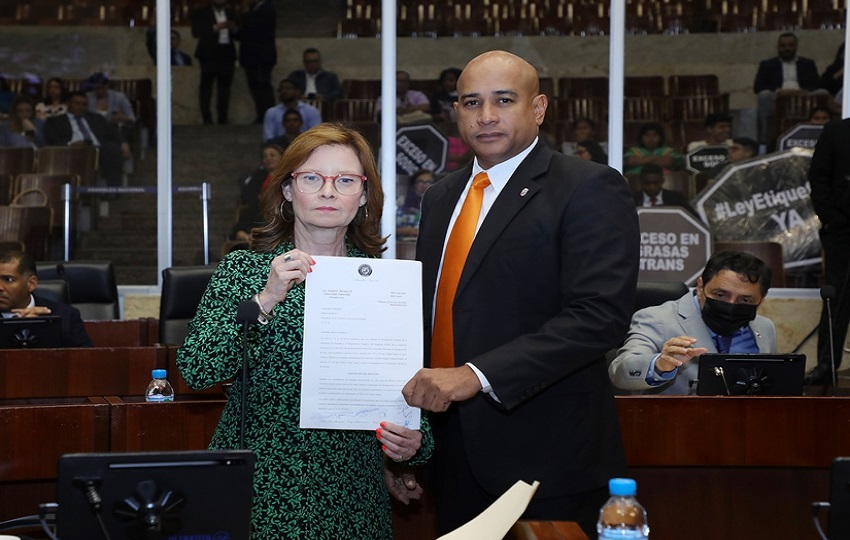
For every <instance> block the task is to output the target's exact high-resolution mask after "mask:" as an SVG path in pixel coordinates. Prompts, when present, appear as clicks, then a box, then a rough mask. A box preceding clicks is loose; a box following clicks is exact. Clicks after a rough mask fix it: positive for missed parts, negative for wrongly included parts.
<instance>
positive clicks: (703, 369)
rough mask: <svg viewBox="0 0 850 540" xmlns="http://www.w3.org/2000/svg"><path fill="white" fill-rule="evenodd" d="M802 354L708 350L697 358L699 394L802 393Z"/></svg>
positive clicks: (756, 394)
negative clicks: (718, 351)
mask: <svg viewBox="0 0 850 540" xmlns="http://www.w3.org/2000/svg"><path fill="white" fill-rule="evenodd" d="M805 376H806V355H805V354H785V353H776V354H767V353H756V354H736V353H707V354H704V355H702V356H700V357H699V371H698V381H697V395H698V396H748V395H749V396H802V395H803V381H804V379H805Z"/></svg>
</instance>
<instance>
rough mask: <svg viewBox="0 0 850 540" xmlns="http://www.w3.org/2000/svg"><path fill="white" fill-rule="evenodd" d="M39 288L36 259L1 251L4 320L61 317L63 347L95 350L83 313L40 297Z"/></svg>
mask: <svg viewBox="0 0 850 540" xmlns="http://www.w3.org/2000/svg"><path fill="white" fill-rule="evenodd" d="M37 288H38V277H37V276H36V273H35V261H34V260H33V258H32V257H30V256H29V255H27V254H26V253H23V252H21V251H17V250H3V251H0V314H2V316H3V317H42V316H45V315H58V316H59V317H61V319H62V346H63V347H91V346H92V342H91V339H90V338H89V335H88V333H86V327H85V325H84V324H83V319H82V317H81V316H80V311H79V310H78V309H76V308H74V307H72V306H69V305H68V304H63V303H61V302H55V301H53V300H50V299H48V298H45V297H41V296H39V295H38V293H37V292H36V289H37Z"/></svg>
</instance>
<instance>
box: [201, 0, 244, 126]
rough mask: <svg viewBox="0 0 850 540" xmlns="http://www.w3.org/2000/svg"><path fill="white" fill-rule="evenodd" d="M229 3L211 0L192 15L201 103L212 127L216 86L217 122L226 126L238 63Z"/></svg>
mask: <svg viewBox="0 0 850 540" xmlns="http://www.w3.org/2000/svg"><path fill="white" fill-rule="evenodd" d="M226 5H227V0H212V1H211V2H210V4H209V5H207V6H203V7H200V8H198V9H196V10H195V11H193V12H192V36H193V37H195V38H197V40H198V46H197V47H196V48H195V58H197V59H198V62H199V63H200V64H201V84H200V87H199V90H198V100H199V104H200V107H201V116H202V117H203V119H204V124H212V112H211V110H210V102H211V101H212V91H213V84H216V83H218V84H217V87H216V92H217V95H216V109H217V112H218V123H219V124H226V123H227V114H228V109H229V107H230V85H231V84H232V83H233V72H234V70H235V62H236V45H234V43H233V40H234V39H235V38H236V32H237V27H236V14H235V13H234V12H233V10H232V9H230V8H228V7H226Z"/></svg>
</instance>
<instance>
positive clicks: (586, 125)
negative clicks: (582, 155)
mask: <svg viewBox="0 0 850 540" xmlns="http://www.w3.org/2000/svg"><path fill="white" fill-rule="evenodd" d="M572 128H573V129H572V133H570V132H569V129H568V128H567V124H564V133H563V135H564V142H563V143H562V144H561V153H562V154H565V155H568V156H575V155H576V150H577V149H578V142H579V141H586V140H593V141H598V140H599V136H598V135H597V133H596V122H595V121H594V120H593V119H591V118H588V117H586V116H580V117H578V118H576V119H575V120H574V121H573V123H572ZM597 144H599V146H600V147H601V148H602V151H603V152H605V153H606V154H607V153H608V143H597Z"/></svg>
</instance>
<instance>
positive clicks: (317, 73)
mask: <svg viewBox="0 0 850 540" xmlns="http://www.w3.org/2000/svg"><path fill="white" fill-rule="evenodd" d="M302 58H303V62H304V69H296V70H295V71H293V72H292V73H290V74H289V75H287V77H286V78H287V79H289V80H291V81H294V82H295V84H296V85H298V88H299V90H301V95H303V96H304V97H306V98H309V99H314V98H321V99H324V100H325V101H334V100H337V99H340V98H341V97H342V85H341V84H340V82H339V78H338V77H337V76H336V73H334V72H332V71H325V70H324V69H322V54H321V53H320V52H319V49H316V48H313V47H310V48H309V49H305V50H304V54H303V56H302Z"/></svg>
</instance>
